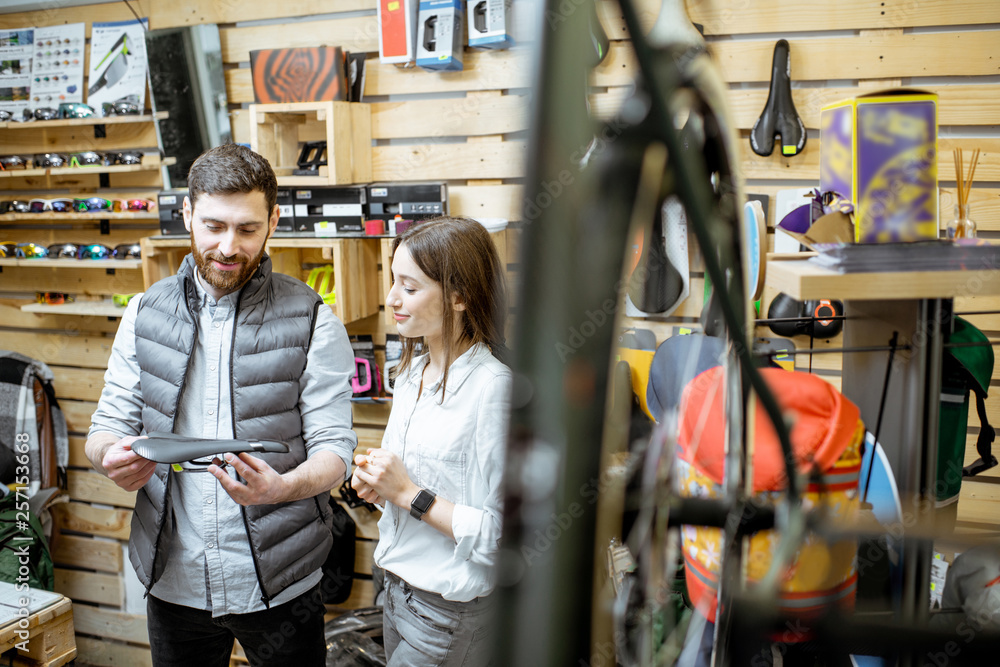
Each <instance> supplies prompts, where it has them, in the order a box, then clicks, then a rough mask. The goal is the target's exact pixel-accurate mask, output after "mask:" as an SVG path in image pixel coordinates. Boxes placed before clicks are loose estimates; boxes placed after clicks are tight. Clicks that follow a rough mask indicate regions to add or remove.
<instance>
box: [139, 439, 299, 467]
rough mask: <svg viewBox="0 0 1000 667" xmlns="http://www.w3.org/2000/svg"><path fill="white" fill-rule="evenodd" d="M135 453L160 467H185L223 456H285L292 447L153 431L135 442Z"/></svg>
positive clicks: (254, 441)
mask: <svg viewBox="0 0 1000 667" xmlns="http://www.w3.org/2000/svg"><path fill="white" fill-rule="evenodd" d="M132 451H133V452H135V453H136V454H138V455H139V456H141V457H142V458H144V459H149V460H150V461H155V462H156V463H183V462H185V461H192V462H194V461H195V460H196V459H203V458H206V457H210V456H214V455H215V454H219V453H223V452H232V453H233V454H241V453H243V452H250V453H254V452H256V453H265V452H271V453H280V454H284V453H286V452H287V451H288V445H286V444H285V443H283V442H276V441H273V440H225V439H222V440H213V439H209V438H188V437H185V436H182V435H177V434H175V433H164V432H160V431H153V432H152V433H148V434H147V437H146V438H142V439H141V440H136V441H135V442H133V443H132ZM197 464H200V465H204V466H208V465H209V464H210V462H204V463H203V462H200V461H199V462H197Z"/></svg>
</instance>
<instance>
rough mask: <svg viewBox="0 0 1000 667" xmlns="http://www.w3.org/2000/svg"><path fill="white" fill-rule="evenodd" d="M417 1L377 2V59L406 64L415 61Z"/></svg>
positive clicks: (393, 0)
mask: <svg viewBox="0 0 1000 667" xmlns="http://www.w3.org/2000/svg"><path fill="white" fill-rule="evenodd" d="M417 3H418V0H378V6H377V10H378V57H379V60H380V61H381V62H384V63H390V64H406V63H411V62H413V61H414V60H416V59H417Z"/></svg>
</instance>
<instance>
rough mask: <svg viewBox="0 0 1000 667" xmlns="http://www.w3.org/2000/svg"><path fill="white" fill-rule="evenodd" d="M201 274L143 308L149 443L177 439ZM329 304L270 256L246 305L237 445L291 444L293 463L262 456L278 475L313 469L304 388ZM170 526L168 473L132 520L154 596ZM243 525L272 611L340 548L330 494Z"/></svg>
mask: <svg viewBox="0 0 1000 667" xmlns="http://www.w3.org/2000/svg"><path fill="white" fill-rule="evenodd" d="M194 271H195V268H194V261H193V259H192V257H191V255H188V256H187V257H185V258H184V261H183V263H182V264H181V268H180V270H179V271H178V273H177V275H176V276H172V277H170V278H166V279H164V280H161V281H159V282H157V283H156V284H155V285H153V286H152V287H151V288H150V289H149V291H147V292H146V293H145V294H143V296H142V299H141V301H140V302H139V311H138V313H137V315H136V322H135V346H136V357H137V360H138V364H139V371H140V374H139V381H140V387H141V391H142V398H143V402H144V404H145V405H144V407H143V410H142V420H143V428H144V430H145V431H146V432H147V433H149V432H152V431H167V432H173V425H174V420H175V418H176V416H177V404H178V401H179V399H180V395H181V391H182V390H183V387H184V381H185V378H186V376H187V370H188V360H189V359H190V358H191V353H192V350H193V349H194V343H195V341H196V340H197V331H196V326H197V316H196V315H195V314H194V313H197V311H198V308H199V304H198V298H197V291H196V288H195V283H194V280H195V277H194ZM322 303H323V301H322V299H321V298H320V297H319V295H317V294H316V292H314V291H313V290H311V289H308V288H307V287H306V286H305V285H304V284H303V283H302V282H300V281H297V280H294V279H293V278H290V277H288V276H285V275H282V274H279V273H274V274H272V273H271V260H270V258H268V257H267V256H265V257H264V259H263V261H261V264H260V267H259V269H258V270H257V272H256V273H254V275H253V277H252V278H251V279H250V280H249V281H248V282H247V284H246V285H245V286H244V287H243V288H242V290H241V293H240V296H239V299H238V306H237V310H236V325H235V327H234V330H233V353H232V358H231V371H232V382H231V387H232V396H233V401H232V404H233V424H234V428H235V433H234V434H233V437H234V438H237V439H254V438H259V439H267V440H281V441H283V442H286V443H288V445H289V452H288V453H287V454H255V456H259V457H260V458H262V459H263V460H265V461H266V462H267V463H268V464H269V465H270V466H271V467H272V468H274V469H275V470H276V471H277V472H279V473H283V472H286V471H287V470H290V469H292V468H294V467H296V466H297V465H299V464H300V463H302V462H303V461H305V459H306V451H305V445H304V443H303V440H302V419H301V415H300V414H299V409H298V399H299V380H300V378H301V377H302V374H303V371H304V370H305V367H306V355H307V353H308V351H309V344H310V341H311V339H312V333H313V327H314V325H315V322H316V311H317V309H318V308H319V307H320V306H321V305H322ZM181 474H183V473H181ZM169 516H170V473H169V466H167V465H164V464H161V465H159V466H157V469H156V473H155V474H154V475H153V477H152V478H151V479H150V480H149V482H148V483H147V484H146V485H145V486H144V487H143V488H141V489H139V491H138V494H137V495H136V501H135V513H134V514H133V518H132V535H131V539H130V547H129V556H130V559H131V561H132V565H133V566H134V567H135V570H136V574H137V575H138V577H139V580H140V581H141V582H142V583H143V585H144V586H145V587H146V590H147V591H148V590H149V589H150V587H152V585H153V584H154V583H155V582H156V580H157V579H158V578H159V576H160V575H161V574H162V573H163V567H164V558H165V556H166V553H167V549H165V548H163V545H161V544H160V540H161V536H162V535H163V527H164V521H165V520H166V519H167V518H168V517H169ZM243 516H244V523H245V526H246V531H247V536H248V537H249V539H250V546H251V550H252V552H253V557H254V563H255V566H256V568H257V578H258V581H259V582H260V587H261V591H262V592H263V598H262V599H263V600H264V603H265V604H267V603H268V601H269V600H270V599H272V598H274V596H276V595H277V594H278V593H280V592H281V591H282V590H284V589H285V588H287V587H288V586H290V585H291V584H293V583H295V582H296V581H299V580H300V579H303V578H305V577H306V576H308V575H309V574H311V573H312V572H315V571H316V570H317V569H319V568H320V567H321V566H322V564H323V562H324V561H325V559H326V555H327V552H328V551H329V550H330V546H331V544H332V543H333V536H332V533H331V523H332V514H331V512H330V508H329V500H328V498H327V495H326V494H321V495H319V496H315V497H313V498H307V499H304V500H298V501H294V502H290V503H280V504H275V505H255V506H251V507H245V508H243Z"/></svg>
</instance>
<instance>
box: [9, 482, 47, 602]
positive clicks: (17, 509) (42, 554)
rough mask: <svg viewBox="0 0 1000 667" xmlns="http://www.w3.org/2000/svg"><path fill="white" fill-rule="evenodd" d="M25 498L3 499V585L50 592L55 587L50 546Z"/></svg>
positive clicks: (10, 497)
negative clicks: (28, 587)
mask: <svg viewBox="0 0 1000 667" xmlns="http://www.w3.org/2000/svg"><path fill="white" fill-rule="evenodd" d="M27 505H28V501H27V500H26V499H25V497H24V496H20V497H18V496H17V494H15V493H13V492H12V493H8V494H7V495H6V496H4V497H3V498H0V581H6V582H8V583H11V584H14V585H16V586H18V587H19V588H18V590H21V589H20V585H21V584H27V585H28V586H30V587H31V588H39V589H44V590H47V591H51V590H52V589H53V588H54V587H55V576H54V573H53V570H52V556H51V554H50V553H49V543H48V540H46V539H45V533H44V532H42V524H41V523H40V522H39V521H38V517H36V516H35V515H34V514H33V513H32V512H31V511H30V510H29V509H27Z"/></svg>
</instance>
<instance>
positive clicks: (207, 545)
mask: <svg viewBox="0 0 1000 667" xmlns="http://www.w3.org/2000/svg"><path fill="white" fill-rule="evenodd" d="M214 546H215V545H214V544H213V543H211V542H209V543H208V544H206V545H205V548H206V549H211V548H213V547H214Z"/></svg>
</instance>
